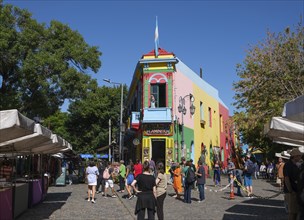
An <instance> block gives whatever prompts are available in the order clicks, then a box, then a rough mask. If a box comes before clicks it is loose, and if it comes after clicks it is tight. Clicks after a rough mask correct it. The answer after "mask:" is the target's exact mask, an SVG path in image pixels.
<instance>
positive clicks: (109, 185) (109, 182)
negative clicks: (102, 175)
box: [104, 163, 116, 198]
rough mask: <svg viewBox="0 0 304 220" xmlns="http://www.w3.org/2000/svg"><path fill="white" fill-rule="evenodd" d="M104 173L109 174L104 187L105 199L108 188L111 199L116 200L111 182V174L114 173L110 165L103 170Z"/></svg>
mask: <svg viewBox="0 0 304 220" xmlns="http://www.w3.org/2000/svg"><path fill="white" fill-rule="evenodd" d="M104 172H109V178H108V179H106V180H105V181H106V185H105V195H104V196H105V198H107V196H108V195H107V192H108V188H109V187H110V188H111V190H112V196H111V197H112V198H116V195H115V190H114V182H113V172H114V168H113V167H112V166H111V164H110V163H109V165H108V167H107V168H106V169H105V171H104Z"/></svg>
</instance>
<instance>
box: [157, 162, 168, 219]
mask: <svg viewBox="0 0 304 220" xmlns="http://www.w3.org/2000/svg"><path fill="white" fill-rule="evenodd" d="M156 169H157V178H156V203H157V209H156V211H157V217H158V219H159V220H163V219H164V200H165V198H166V196H167V175H166V174H165V167H164V164H163V163H162V162H160V163H158V164H157V168H156Z"/></svg>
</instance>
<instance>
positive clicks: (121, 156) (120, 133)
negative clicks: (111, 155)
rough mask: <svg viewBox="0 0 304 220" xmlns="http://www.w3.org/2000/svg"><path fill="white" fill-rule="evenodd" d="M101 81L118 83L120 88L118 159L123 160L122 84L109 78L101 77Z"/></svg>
mask: <svg viewBox="0 0 304 220" xmlns="http://www.w3.org/2000/svg"><path fill="white" fill-rule="evenodd" d="M103 81H105V82H107V83H110V84H116V85H120V88H121V96H120V122H119V159H122V160H123V151H122V126H123V125H122V113H123V84H122V83H118V82H112V81H111V80H110V79H103Z"/></svg>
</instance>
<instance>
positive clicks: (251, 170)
mask: <svg viewBox="0 0 304 220" xmlns="http://www.w3.org/2000/svg"><path fill="white" fill-rule="evenodd" d="M254 171H255V166H254V163H253V162H252V161H251V160H250V161H248V164H247V170H246V173H247V174H253V173H254Z"/></svg>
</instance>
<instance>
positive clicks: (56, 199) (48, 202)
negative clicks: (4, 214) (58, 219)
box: [16, 192, 72, 220]
mask: <svg viewBox="0 0 304 220" xmlns="http://www.w3.org/2000/svg"><path fill="white" fill-rule="evenodd" d="M71 194H72V193H71V192H64V193H48V194H47V195H46V197H45V199H44V200H43V201H42V202H41V203H39V204H37V205H35V206H34V207H35V208H32V209H28V210H26V212H24V213H23V214H21V215H19V216H18V217H17V218H16V219H17V220H24V219H25V220H28V219H29V220H32V219H33V216H36V217H37V219H49V218H50V216H51V215H52V213H53V212H55V211H56V210H58V209H61V207H62V206H63V205H64V204H65V203H66V201H67V200H68V198H69V197H70V196H71Z"/></svg>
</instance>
